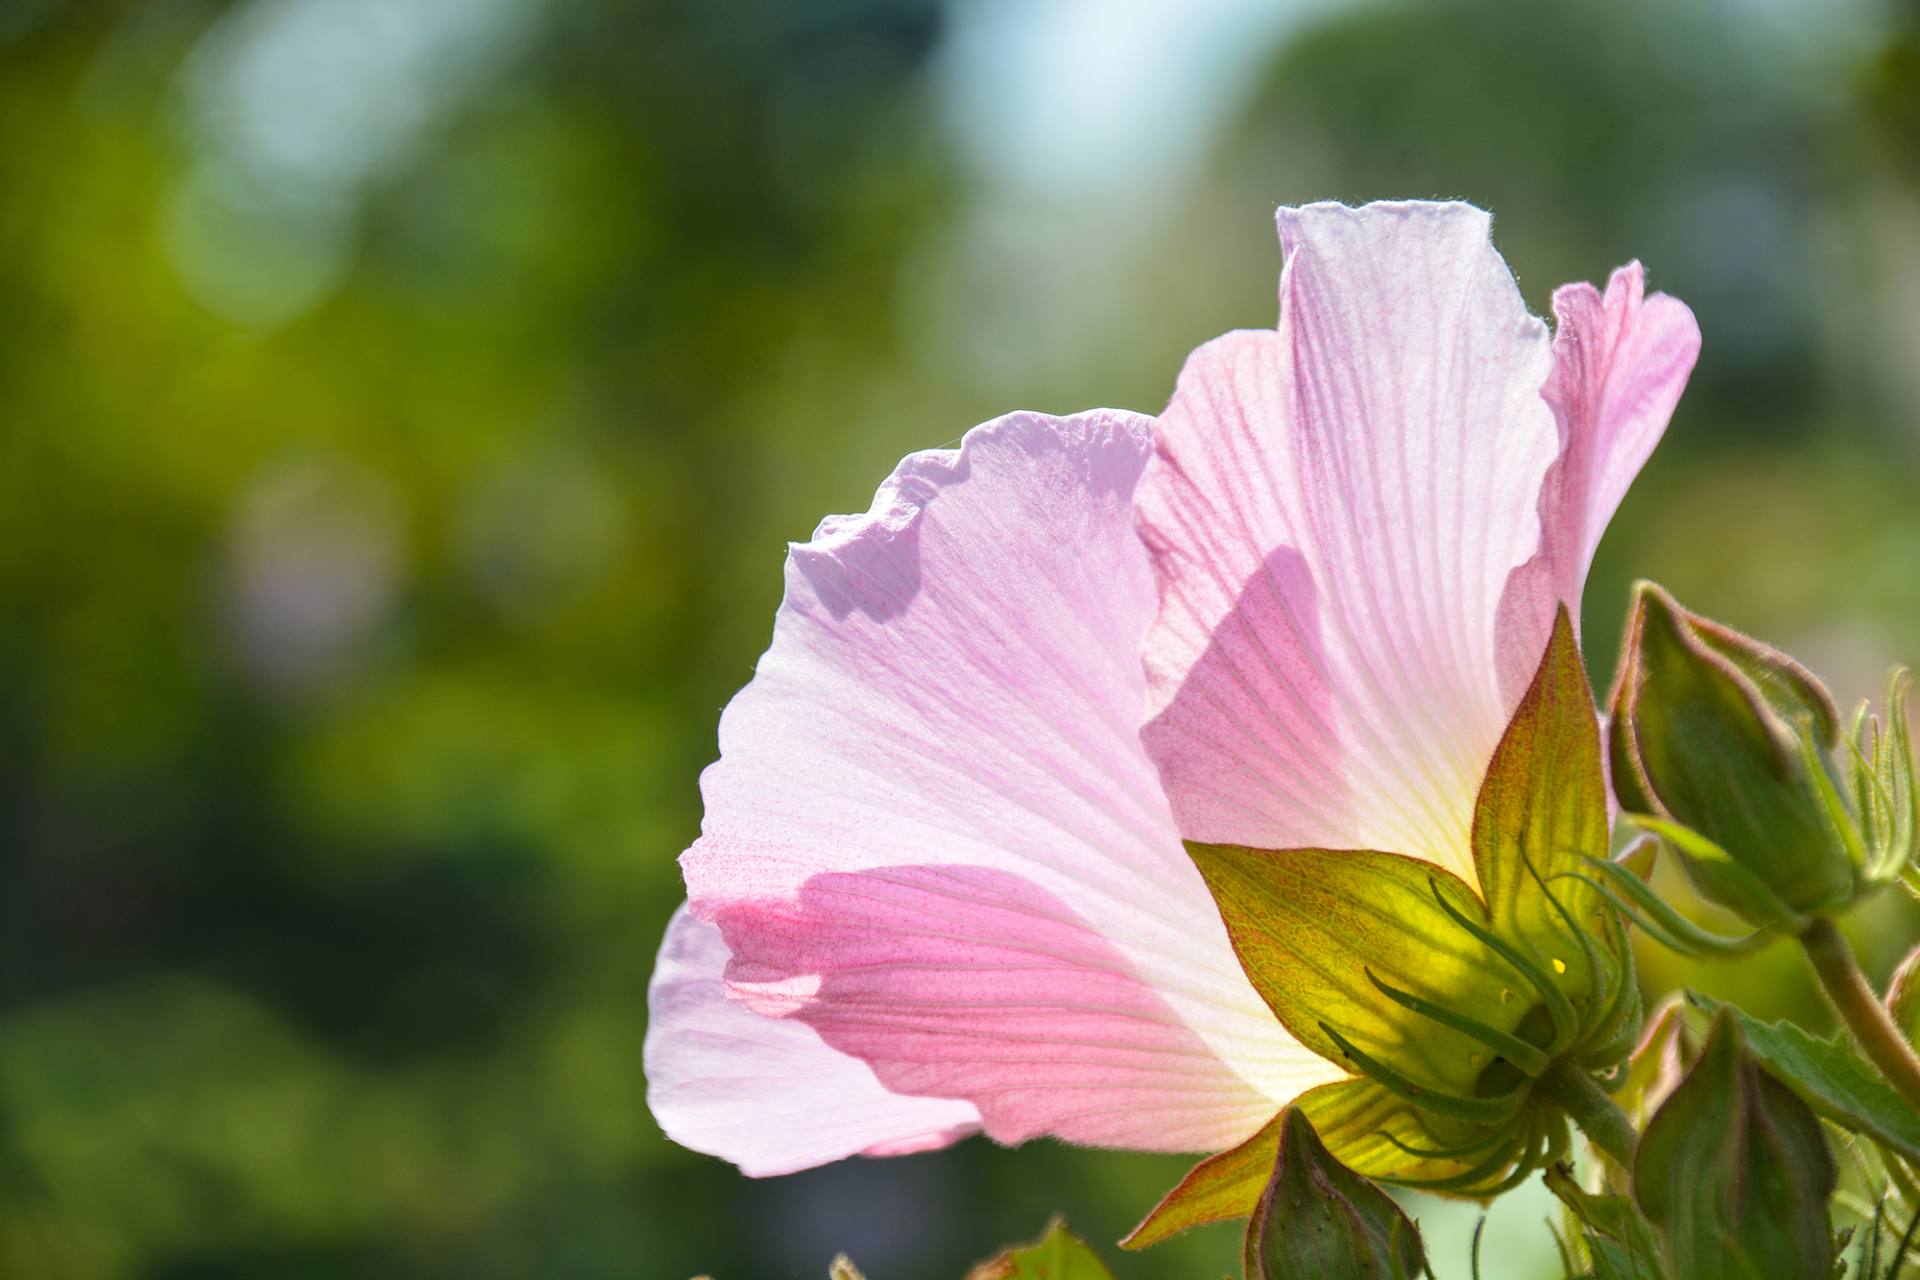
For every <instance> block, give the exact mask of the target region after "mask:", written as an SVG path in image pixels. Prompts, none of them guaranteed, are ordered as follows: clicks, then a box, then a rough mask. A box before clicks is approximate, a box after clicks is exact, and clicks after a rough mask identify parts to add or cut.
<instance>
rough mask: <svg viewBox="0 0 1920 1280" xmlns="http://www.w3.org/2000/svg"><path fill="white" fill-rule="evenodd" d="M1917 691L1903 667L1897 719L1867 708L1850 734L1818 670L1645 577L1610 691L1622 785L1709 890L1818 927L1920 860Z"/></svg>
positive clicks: (1792, 922)
mask: <svg viewBox="0 0 1920 1280" xmlns="http://www.w3.org/2000/svg"><path fill="white" fill-rule="evenodd" d="M1905 687H1906V681H1905V679H1904V675H1903V674H1901V673H1896V676H1895V680H1894V683H1893V687H1892V690H1891V691H1890V701H1891V705H1890V706H1889V708H1888V714H1889V719H1888V724H1887V727H1886V728H1885V729H1883V728H1882V727H1881V725H1880V723H1879V722H1878V721H1876V720H1872V719H1870V718H1868V717H1866V716H1865V715H1862V717H1861V718H1860V719H1859V721H1858V722H1857V723H1856V726H1855V732H1854V734H1853V735H1852V740H1849V739H1848V737H1846V736H1843V734H1842V732H1841V726H1840V720H1839V713H1838V711H1837V709H1836V708H1835V707H1834V704H1833V699H1832V697H1831V695H1829V694H1828V692H1827V690H1826V688H1825V686H1823V685H1822V684H1821V683H1820V681H1819V680H1817V679H1815V678H1814V676H1813V675H1812V674H1811V673H1810V672H1808V671H1807V670H1806V668H1804V667H1802V666H1801V665H1800V664H1799V663H1798V662H1795V661H1794V660H1793V659H1792V658H1790V657H1788V656H1787V655H1786V654H1783V653H1780V652H1778V651H1777V650H1774V649H1771V648H1768V647H1767V646H1766V645H1763V644H1761V643H1759V642H1758V641H1755V640H1752V639H1749V638H1748V637H1746V636H1743V635H1741V634H1740V633H1738V632H1736V631H1733V630H1731V629H1729V628H1727V627H1723V626H1721V625H1719V624H1718V623H1715V622H1710V621H1708V620H1707V619H1705V618H1702V617H1699V616H1697V615H1695V614H1691V613H1688V612H1687V611H1686V610H1685V609H1682V608H1681V607H1680V606H1679V605H1678V604H1677V603H1675V601H1674V599H1673V597H1671V596H1669V595H1668V594H1667V593H1666V592H1665V591H1663V590H1661V589H1660V588H1659V587H1657V586H1654V585H1653V584H1651V583H1642V584H1640V585H1639V586H1638V587H1637V588H1636V589H1635V591H1634V599H1633V608H1632V612H1631V614H1630V616H1629V619H1628V626H1627V639H1626V647H1625V650H1624V652H1623V655H1622V658H1621V664H1620V674H1619V678H1618V680H1617V681H1616V683H1615V685H1614V690H1613V696H1612V708H1611V709H1612V737H1611V741H1610V744H1609V753H1610V763H1611V766H1612V774H1613V786H1614V794H1615V795H1616V796H1618V797H1619V800H1620V803H1621V805H1622V806H1623V807H1624V808H1625V809H1626V810H1628V811H1629V812H1630V813H1631V814H1633V815H1634V817H1635V819H1636V821H1638V822H1639V823H1640V824H1641V825H1642V826H1644V827H1646V828H1647V829H1648V830H1651V831H1654V832H1656V833H1658V834H1659V835H1661V836H1662V837H1664V838H1665V840H1666V841H1667V843H1668V844H1669V846H1670V847H1672V849H1673V850H1674V851H1675V853H1676V854H1678V855H1679V859H1680V862H1681V865H1682V866H1683V867H1685V869H1686V871H1687V873H1688V876H1689V878H1690V879H1691V880H1692V881H1693V882H1694V884H1695V886H1696V887H1697V888H1698V889H1699V890H1700V891H1701V892H1702V893H1703V894H1705V895H1706V896H1707V897H1708V898H1710V899H1712V900H1713V901H1715V902H1718V903H1720V904H1721V905H1722V906H1726V907H1729V908H1731V909H1732V910H1734V911H1736V912H1738V913H1739V914H1740V915H1742V916H1744V917H1745V918H1746V919H1747V920H1749V921H1750V922H1752V923H1754V924H1758V925H1761V926H1768V925H1775V926H1783V927H1787V928H1793V929H1798V928H1801V927H1804V925H1805V924H1806V923H1807V922H1808V921H1809V920H1810V919H1811V918H1812V917H1813V916H1815V915H1818V914H1831V913H1833V912H1836V911H1839V910H1841V909H1843V908H1845V907H1846V906H1848V905H1849V904H1850V903H1852V902H1853V901H1854V900H1855V899H1857V898H1859V897H1860V896H1862V895H1863V894H1864V893H1866V892H1869V891H1871V890H1873V889H1877V888H1879V887H1880V886H1882V885H1884V884H1888V883H1891V882H1892V881H1893V880H1895V879H1898V878H1899V876H1900V874H1901V872H1902V871H1903V870H1904V869H1905V867H1906V865H1907V863H1908V862H1909V860H1910V859H1911V857H1912V854H1913V845H1914V838H1915V821H1914V815H1915V788H1914V783H1913V760H1912V750H1911V744H1910V741H1909V738H1908V734H1907V732H1906V724H1905V720H1904V713H1903V710H1902V708H1901V707H1900V705H1898V704H1899V702H1900V700H1901V699H1902V698H1903V697H1904V692H1905Z"/></svg>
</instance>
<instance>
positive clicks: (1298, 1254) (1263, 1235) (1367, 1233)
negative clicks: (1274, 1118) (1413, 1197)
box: [1245, 1107, 1426, 1280]
mask: <svg viewBox="0 0 1920 1280" xmlns="http://www.w3.org/2000/svg"><path fill="white" fill-rule="evenodd" d="M1245 1261H1246V1271H1247V1277H1248V1280H1257V1278H1264V1280H1401V1278H1402V1277H1405V1278H1406V1280H1412V1278H1413V1277H1415V1276H1418V1275H1419V1274H1420V1273H1421V1272H1422V1270H1424V1268H1425V1267H1426V1254H1425V1251H1424V1250H1423V1249H1422V1248H1421V1245H1420V1232H1419V1229H1418V1228H1417V1227H1415V1226H1414V1225H1413V1221H1412V1219H1410V1218H1408V1217H1407V1215H1406V1213H1405V1212H1404V1211H1402V1210H1401V1208H1400V1206H1399V1205H1397V1204H1395V1203H1394V1202H1393V1200H1392V1199H1391V1198H1390V1197H1389V1196H1388V1195H1387V1193H1386V1192H1384V1191H1382V1190H1381V1189H1380V1188H1379V1187H1376V1186H1375V1185H1373V1183H1371V1182H1369V1181H1367V1180H1366V1179H1365V1178H1363V1177H1361V1176H1360V1175H1359V1174H1357V1173H1355V1172H1354V1171H1353V1170H1351V1169H1349V1168H1347V1167H1346V1166H1345V1165H1343V1164H1341V1163H1340V1162H1339V1161H1338V1160H1335V1159H1334V1158H1333V1157H1332V1156H1331V1155H1330V1154H1328V1152H1327V1149H1326V1147H1325V1146H1323V1145H1322V1144H1321V1142H1320V1135H1319V1134H1317V1133H1315V1132H1314V1130H1313V1125H1312V1124H1311V1123H1309V1122H1308V1120H1307V1116H1306V1113H1305V1112H1303V1111H1301V1110H1300V1109H1299V1108H1298V1107H1289V1108H1287V1111H1286V1114H1285V1115H1284V1116H1283V1117H1282V1119H1281V1132H1280V1154H1279V1156H1278V1158H1277V1159H1275V1161H1274V1164H1273V1176H1272V1177H1271V1178H1270V1179H1268V1181H1267V1189H1266V1191H1265V1192H1263V1193H1262V1194H1261V1196H1260V1202H1259V1204H1258V1205H1256V1206H1255V1207H1254V1211H1253V1215H1252V1217H1250V1218H1249V1219H1248V1220H1247V1236H1246V1245H1245Z"/></svg>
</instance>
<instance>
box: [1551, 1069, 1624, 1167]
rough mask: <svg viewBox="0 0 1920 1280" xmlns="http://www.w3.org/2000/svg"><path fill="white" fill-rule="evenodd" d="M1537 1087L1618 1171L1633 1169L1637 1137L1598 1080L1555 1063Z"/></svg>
mask: <svg viewBox="0 0 1920 1280" xmlns="http://www.w3.org/2000/svg"><path fill="white" fill-rule="evenodd" d="M1539 1087H1540V1088H1541V1089H1542V1090H1544V1091H1545V1093H1546V1095H1547V1096H1548V1097H1549V1098H1552V1099H1553V1100H1554V1101H1555V1102H1557V1103H1559V1104H1560V1105H1561V1107H1562V1108H1564V1109H1565V1111H1566V1113H1567V1114H1568V1115H1570V1116H1572V1117H1573V1122H1574V1123H1575V1124H1577V1125H1579V1126H1580V1132H1582V1133H1584V1134H1586V1135H1587V1141H1589V1142H1591V1143H1593V1145H1594V1146H1596V1147H1598V1148H1600V1150H1602V1151H1604V1152H1606V1153H1607V1155H1608V1156H1610V1157H1612V1159H1613V1161H1614V1163H1616V1164H1618V1165H1619V1166H1620V1167H1621V1168H1623V1169H1631V1168H1633V1148H1634V1146H1635V1144H1637V1143H1638V1142H1639V1141H1640V1135H1639V1134H1638V1133H1635V1132H1634V1128H1633V1121H1631V1120H1629V1119H1627V1113H1626V1112H1624V1111H1622V1110H1621V1109H1620V1104H1619V1103H1617V1102H1615V1101H1614V1100H1613V1099H1612V1098H1610V1097H1608V1096H1607V1091H1606V1090H1605V1089H1602V1088H1601V1087H1600V1082H1599V1081H1598V1080H1595V1079H1594V1078H1593V1077H1592V1076H1591V1075H1589V1074H1587V1073H1586V1072H1585V1071H1582V1070H1581V1069H1580V1068H1579V1067H1576V1066H1574V1065H1573V1064H1572V1063H1570V1062H1556V1063H1554V1064H1553V1066H1552V1067H1550V1068H1548V1069H1547V1074H1545V1075H1543V1076H1541V1077H1540V1080H1539Z"/></svg>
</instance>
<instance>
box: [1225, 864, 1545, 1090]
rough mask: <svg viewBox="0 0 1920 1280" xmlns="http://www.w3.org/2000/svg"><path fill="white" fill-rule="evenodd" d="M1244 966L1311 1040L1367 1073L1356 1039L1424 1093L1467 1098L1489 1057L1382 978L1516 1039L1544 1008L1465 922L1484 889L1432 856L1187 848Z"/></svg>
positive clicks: (1292, 1027) (1476, 913)
mask: <svg viewBox="0 0 1920 1280" xmlns="http://www.w3.org/2000/svg"><path fill="white" fill-rule="evenodd" d="M1187 851H1188V852H1189V853H1190V854H1191V855H1192V856H1193V860H1194V863H1195V865H1196V866H1198V867H1199V869H1200V874H1201V875H1202V876H1203V877H1204V878H1205V880H1206V882H1207V887H1208V888H1209V889H1211V890H1212V891H1213V897H1214V901H1215V903H1216V904H1217V905H1218V906H1219V908H1220V915H1221V917H1222V919H1223V920H1224V921H1225V922H1226V926H1227V935H1228V937H1229V939H1231V941H1232V943H1233V948H1234V952H1235V954H1236V955H1237V956H1238V957H1239V959H1240V965H1241V967H1242V968H1243V969H1245V970H1246V972H1247V976H1248V978H1249V979H1250V980H1251V981H1252V983H1253V986H1254V989H1255V990H1257V991H1258V992H1259V993H1260V995H1261V996H1262V997H1263V998H1264V999H1265V1000H1266V1002H1267V1004H1268V1005H1269V1006H1270V1007H1271V1008H1272V1009H1273V1011H1274V1014H1275V1015H1276V1016H1277V1017H1278V1018H1279V1019H1280V1021H1281V1022H1282V1023H1283V1024H1284V1025H1285V1026H1286V1028H1287V1030H1289V1031H1290V1032H1292V1033H1293V1035H1294V1037H1295V1038H1296V1039H1298V1040H1299V1041H1300V1042H1301V1043H1302V1044H1305V1045H1306V1046H1307V1047H1309V1048H1311V1049H1312V1050H1314V1051H1315V1052H1316V1053H1318V1054H1320V1055H1321V1056H1322V1057H1325V1058H1327V1059H1329V1060H1330V1061H1333V1062H1345V1063H1349V1064H1351V1065H1353V1066H1354V1067H1355V1068H1356V1069H1358V1065H1359V1064H1358V1063H1357V1061H1356V1060H1355V1059H1354V1058H1352V1057H1350V1056H1349V1055H1348V1053H1347V1052H1346V1050H1345V1049H1343V1047H1342V1044H1341V1041H1342V1040H1344V1041H1346V1042H1347V1043H1348V1044H1349V1045H1351V1046H1352V1047H1353V1048H1356V1049H1358V1050H1360V1052H1361V1053H1362V1054H1364V1055H1366V1057H1367V1058H1368V1059H1371V1060H1374V1061H1377V1062H1378V1063H1380V1064H1382V1065H1384V1066H1385V1067H1386V1068H1388V1069H1390V1070H1391V1071H1393V1072H1395V1073H1397V1074H1398V1075H1399V1076H1401V1077H1403V1078H1404V1079H1405V1080H1406V1081H1407V1082H1409V1083H1410V1084H1411V1085H1412V1086H1413V1087H1414V1088H1416V1089H1421V1090H1428V1091H1435V1092H1440V1093H1445V1094H1449V1095H1455V1096H1460V1097H1468V1098H1471V1097H1472V1096H1473V1091H1474V1086H1475V1083H1476V1082H1477V1081H1478V1079H1479V1078H1480V1075H1481V1073H1482V1072H1483V1071H1484V1070H1485V1069H1486V1068H1487V1067H1488V1065H1489V1064H1490V1063H1491V1062H1492V1060H1493V1056H1494V1055H1493V1054H1492V1053H1491V1052H1490V1051H1489V1050H1488V1048H1487V1047H1486V1046H1485V1045H1484V1044H1482V1043H1480V1042H1479V1041H1478V1040H1476V1039H1475V1038H1474V1037H1472V1036H1470V1035H1467V1034H1464V1033H1462V1032H1460V1031H1458V1030H1455V1029H1452V1028H1450V1027H1446V1026H1443V1025H1441V1024H1439V1023H1437V1022H1435V1021H1433V1020H1432V1019H1430V1018H1427V1017H1425V1016H1423V1015H1421V1014H1419V1013H1417V1012H1415V1011H1413V1010H1411V1009H1409V1008H1407V1007H1405V1005H1404V1004H1402V1003H1400V1002H1398V1001H1395V1000H1392V999H1389V998H1388V997H1386V996H1384V995H1382V994H1381V992H1380V990H1379V988H1378V987H1377V986H1376V985H1375V983H1376V981H1378V982H1384V983H1387V984H1389V985H1391V986H1392V987H1394V988H1395V989H1396V990H1398V991H1400V992H1403V993H1407V994H1409V995H1412V996H1414V997H1417V998H1419V999H1423V1000H1427V1001H1431V1002H1433V1003H1435V1004H1444V1005H1446V1006H1448V1007H1449V1008H1450V1009H1453V1010H1455V1011H1456V1012H1459V1013H1462V1014H1465V1015H1466V1016H1469V1017H1472V1018H1475V1019H1478V1020H1480V1021H1481V1022H1484V1023H1486V1024H1488V1025H1489V1026H1491V1027H1493V1028H1495V1029H1496V1030H1498V1031H1501V1032H1505V1033H1508V1034H1512V1033H1514V1032H1515V1030H1516V1029H1517V1028H1518V1027H1519V1025H1520V1023H1521V1020H1522V1019H1523V1018H1524V1017H1525V1016H1526V1015H1527V1013H1528V1012H1529V1010H1530V1009H1531V1008H1532V1007H1533V1006H1534V1004H1536V1003H1537V997H1536V996H1535V993H1534V989H1533V987H1532V985H1531V984H1530V983H1529V982H1528V981H1527V980H1526V978H1525V977H1523V975H1522V974H1521V972H1520V971H1519V970H1517V969H1516V968H1514V966H1513V965H1511V964H1510V963H1508V962H1507V961H1506V960H1504V959H1502V958H1501V956H1500V955H1499V954H1498V953H1497V952H1496V951H1495V950H1494V949H1493V948H1491V947H1489V946H1488V945H1486V943H1485V942H1483V941H1481V940H1480V939H1479V938H1476V937H1475V936H1474V935H1473V933H1472V932H1470V931H1469V929H1468V928H1466V927H1463V926H1462V925H1461V924H1460V923H1456V919H1455V918H1454V917H1452V916H1449V914H1448V912H1447V911H1446V910H1445V909H1444V908H1443V907H1442V906H1441V905H1440V903H1439V902H1437V901H1436V900H1435V899H1436V894H1437V893H1444V894H1446V895H1448V897H1449V898H1450V900H1451V901H1452V902H1453V903H1455V904H1458V905H1457V906H1456V908H1455V910H1456V911H1457V912H1458V913H1459V918H1460V919H1463V920H1471V919H1473V918H1479V919H1482V920H1484V919H1485V913H1484V910H1483V908H1482V907H1481V904H1480V901H1479V898H1478V897H1477V896H1476V895H1475V894H1474V893H1473V891H1472V890H1471V889H1469V888H1468V887H1467V886H1466V885H1465V884H1463V883H1462V882H1461V881H1460V880H1459V879H1457V878H1456V877H1454V876H1451V875H1449V874H1448V873H1446V872H1445V871H1442V870H1441V869H1439V868H1438V867H1435V866H1434V865H1433V864H1432V863H1429V862H1423V861H1420V860H1419V859H1415V858H1407V857H1402V856H1400V855H1398V854H1391V853H1377V852H1372V851H1365V850H1329V849H1285V850H1278V851H1268V850H1260V849H1249V848H1245V847H1242V846H1239V845H1209V844H1196V843H1189V844H1188V845H1187Z"/></svg>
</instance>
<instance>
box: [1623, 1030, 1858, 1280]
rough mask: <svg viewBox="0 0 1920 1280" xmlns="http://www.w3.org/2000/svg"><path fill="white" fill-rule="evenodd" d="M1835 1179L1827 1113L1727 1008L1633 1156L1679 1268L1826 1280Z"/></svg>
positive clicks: (1673, 1265) (1652, 1214)
mask: <svg viewBox="0 0 1920 1280" xmlns="http://www.w3.org/2000/svg"><path fill="white" fill-rule="evenodd" d="M1836 1181H1837V1176H1836V1171H1835V1168H1834V1163H1833V1154H1832V1152H1830V1151H1829V1150H1828V1148H1827V1140H1826V1135H1825V1134H1824V1133H1822V1132H1821V1129H1820V1121H1819V1119H1818V1118H1816V1117H1815V1116H1814V1114H1813V1112H1812V1111H1811V1110H1810V1109H1809V1108H1808V1107H1807V1104H1806V1103H1804V1102H1802V1101H1801V1100H1800V1099H1799V1098H1798V1097H1796V1096H1795V1095H1794V1094H1793V1093H1792V1092H1791V1091H1790V1090H1789V1089H1788V1088H1787V1087H1786V1086H1785V1085H1783V1084H1781V1083H1780V1082H1779V1081H1778V1080H1775V1079H1774V1078H1773V1077H1772V1076H1771V1075H1768V1074H1767V1072H1766V1071H1764V1070H1762V1069H1761V1067H1760V1065H1759V1063H1757V1062H1756V1061H1755V1060H1754V1059H1753V1056H1752V1055H1751V1054H1749V1053H1748V1052H1747V1050H1746V1043H1745V1039H1744V1037H1743V1036H1742V1035H1741V1032H1740V1024H1739V1023H1738V1021H1736V1020H1735V1018H1734V1016H1733V1014H1732V1013H1731V1012H1729V1011H1727V1010H1725V1009H1723V1010H1721V1012H1720V1014H1719V1016H1718V1017H1716V1018H1715V1019H1714V1024H1713V1030H1712V1032H1711V1034H1710V1035H1709V1036H1708V1038H1707V1043H1706V1046H1705V1047H1704V1048H1703V1049H1702V1051H1701V1054H1700V1060H1699V1061H1698V1062H1696V1063H1694V1065H1693V1068H1692V1069H1691V1070H1690V1071H1688V1073H1687V1076H1686V1078H1685V1079H1684V1080H1682V1081H1681V1082H1680V1085H1679V1087H1678V1088H1676V1089H1675V1090H1674V1091H1673V1094H1672V1096H1671V1097H1669V1098H1668V1099H1667V1101H1666V1102H1665V1103H1664V1104H1663V1105H1662V1106H1661V1108H1660V1109H1659V1111H1657V1112H1655V1113H1654V1117H1653V1119H1652V1120H1651V1121H1650V1122H1648V1124H1647V1130H1646V1133H1645V1134H1644V1135H1643V1136H1642V1137H1641V1139H1640V1147H1639V1151H1638V1153H1637V1154H1636V1156H1635V1158H1634V1170H1633V1193H1634V1199H1635V1200H1636V1201H1637V1202H1638V1203H1639V1205H1640V1211H1641V1212H1642V1213H1644V1214H1645V1215H1646V1218H1647V1221H1649V1222H1651V1223H1652V1224H1653V1225H1654V1227H1655V1229H1656V1230H1657V1231H1658V1232H1659V1235H1660V1239H1661V1244H1662V1248H1663V1251H1664V1252H1665V1254H1666V1259H1667V1265H1668V1269H1669V1272H1670V1273H1671V1274H1672V1275H1674V1276H1676V1277H1679V1276H1684V1277H1686V1278H1687V1280H1723V1278H1724V1280H1751V1278H1752V1277H1754V1276H1770V1277H1779V1278H1780V1280H1827V1278H1828V1277H1829V1276H1830V1275H1831V1274H1832V1270H1833V1260H1834V1246H1833V1236H1832V1232H1831V1229H1830V1227H1829V1224H1828V1220H1827V1201H1828V1199H1829V1198H1830V1197H1831V1196H1832V1195H1833V1190H1834V1186H1835V1184H1836Z"/></svg>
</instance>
